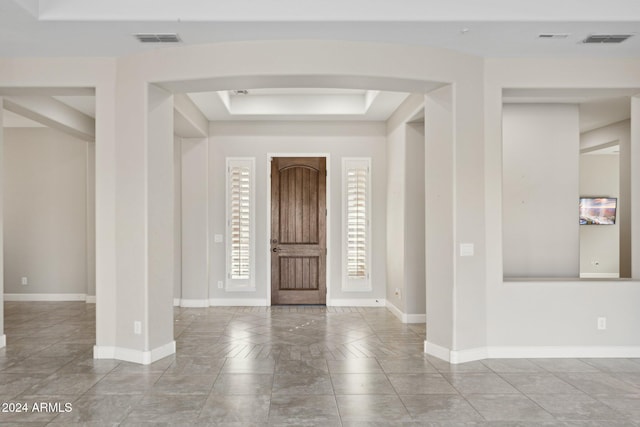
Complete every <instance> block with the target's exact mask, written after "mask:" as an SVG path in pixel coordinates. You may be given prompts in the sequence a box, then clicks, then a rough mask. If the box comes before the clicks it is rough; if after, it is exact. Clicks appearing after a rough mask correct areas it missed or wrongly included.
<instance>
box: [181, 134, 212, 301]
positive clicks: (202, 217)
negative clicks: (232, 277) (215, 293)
mask: <svg viewBox="0 0 640 427" xmlns="http://www.w3.org/2000/svg"><path fill="white" fill-rule="evenodd" d="M208 145H209V144H208V140H207V138H186V139H183V140H182V297H181V305H182V306H183V307H208V306H209V269H208V266H209V232H208V230H209V227H208V217H209V210H208V206H209V202H208V200H209V198H208V194H209V185H208V184H209V177H208V169H209V165H208V162H209V154H208V153H209V149H208ZM203 230H205V231H206V232H204V233H203Z"/></svg>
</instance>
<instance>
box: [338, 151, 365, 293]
mask: <svg viewBox="0 0 640 427" xmlns="http://www.w3.org/2000/svg"><path fill="white" fill-rule="evenodd" d="M370 164H371V161H370V159H344V161H343V180H344V183H343V188H344V194H343V203H344V210H343V214H344V218H343V221H344V249H343V254H344V257H343V258H344V260H343V262H344V263H345V267H344V268H343V270H344V280H343V282H344V283H343V289H344V290H359V291H364V290H370V281H369V271H370V247H371V244H370V239H371V232H370V216H371V208H370V206H371V200H370V199H371V188H370V187H371V181H370Z"/></svg>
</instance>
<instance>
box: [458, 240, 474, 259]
mask: <svg viewBox="0 0 640 427" xmlns="http://www.w3.org/2000/svg"><path fill="white" fill-rule="evenodd" d="M473 254H474V247H473V243H460V256H473Z"/></svg>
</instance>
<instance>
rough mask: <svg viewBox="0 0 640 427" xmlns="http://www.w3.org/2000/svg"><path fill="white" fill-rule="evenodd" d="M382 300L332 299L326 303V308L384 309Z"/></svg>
mask: <svg viewBox="0 0 640 427" xmlns="http://www.w3.org/2000/svg"><path fill="white" fill-rule="evenodd" d="M384 306H385V300H384V299H383V298H343V299H337V298H333V299H331V300H328V301H327V307H384Z"/></svg>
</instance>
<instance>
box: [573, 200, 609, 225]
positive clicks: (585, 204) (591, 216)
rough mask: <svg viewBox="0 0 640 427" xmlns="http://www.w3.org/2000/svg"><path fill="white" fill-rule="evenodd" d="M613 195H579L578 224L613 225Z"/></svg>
mask: <svg viewBox="0 0 640 427" xmlns="http://www.w3.org/2000/svg"><path fill="white" fill-rule="evenodd" d="M617 204H618V199H616V198H615V197H580V225H613V224H615V223H616V207H617Z"/></svg>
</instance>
